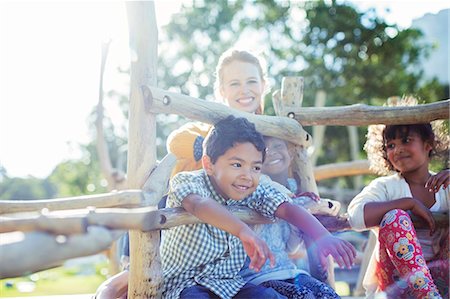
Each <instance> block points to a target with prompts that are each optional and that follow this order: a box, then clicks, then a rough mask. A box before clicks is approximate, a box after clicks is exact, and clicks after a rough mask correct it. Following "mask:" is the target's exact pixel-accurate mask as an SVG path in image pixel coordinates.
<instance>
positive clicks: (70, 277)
mask: <svg viewBox="0 0 450 299" xmlns="http://www.w3.org/2000/svg"><path fill="white" fill-rule="evenodd" d="M88 268H89V269H88V270H90V273H83V269H80V267H68V268H67V267H58V268H53V269H50V270H45V271H41V272H37V273H34V274H31V275H28V276H23V277H18V278H12V279H2V280H0V298H6V297H30V296H51V295H53V296H56V295H70V294H93V293H95V291H96V290H97V288H98V286H99V285H100V284H101V283H102V282H103V281H104V280H105V279H106V278H107V277H106V274H107V265H106V264H105V263H104V262H102V263H97V264H95V265H92V266H90V267H88ZM85 272H86V271H85ZM24 283H25V284H27V286H28V288H30V287H31V289H32V290H28V291H27V292H25V290H23V291H22V292H21V291H20V289H22V288H23V287H24V286H23V284H24ZM30 291H31V292H30Z"/></svg>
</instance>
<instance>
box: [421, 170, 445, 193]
mask: <svg viewBox="0 0 450 299" xmlns="http://www.w3.org/2000/svg"><path fill="white" fill-rule="evenodd" d="M448 185H450V169H444V170H442V171H440V172H438V173H437V174H435V175H432V176H431V177H430V178H429V179H428V181H427V182H426V183H425V188H427V189H428V191H430V192H434V193H436V192H438V191H439V189H441V187H444V189H446V188H447V187H448Z"/></svg>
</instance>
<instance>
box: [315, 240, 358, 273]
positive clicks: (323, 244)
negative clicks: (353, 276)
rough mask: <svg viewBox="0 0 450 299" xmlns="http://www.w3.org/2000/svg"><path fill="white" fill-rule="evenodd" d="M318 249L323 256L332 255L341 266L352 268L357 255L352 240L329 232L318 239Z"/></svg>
mask: <svg viewBox="0 0 450 299" xmlns="http://www.w3.org/2000/svg"><path fill="white" fill-rule="evenodd" d="M316 245H317V249H318V250H319V252H320V254H321V255H322V256H323V257H326V256H328V255H329V254H331V256H332V257H333V258H334V260H335V261H336V262H337V263H338V265H339V267H341V268H343V267H344V266H345V267H347V268H349V269H350V268H351V267H352V265H353V262H354V260H355V257H356V249H355V247H353V245H352V244H351V243H350V242H347V241H345V240H342V239H339V238H337V237H334V236H333V235H331V234H328V235H326V236H324V237H322V238H320V239H319V240H317V241H316Z"/></svg>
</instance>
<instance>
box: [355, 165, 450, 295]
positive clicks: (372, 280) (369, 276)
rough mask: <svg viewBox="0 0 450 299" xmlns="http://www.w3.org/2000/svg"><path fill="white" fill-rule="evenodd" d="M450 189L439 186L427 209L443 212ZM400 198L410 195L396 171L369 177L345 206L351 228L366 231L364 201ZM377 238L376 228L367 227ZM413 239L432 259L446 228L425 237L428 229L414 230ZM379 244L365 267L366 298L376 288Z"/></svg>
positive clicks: (403, 180)
mask: <svg viewBox="0 0 450 299" xmlns="http://www.w3.org/2000/svg"><path fill="white" fill-rule="evenodd" d="M449 190H450V188H447V189H443V188H441V189H439V191H438V192H437V193H436V195H435V199H436V203H435V204H434V205H433V207H431V208H430V210H431V211H433V212H443V211H448V210H449V206H450V204H449V202H450V195H449V194H450V192H449ZM403 197H413V196H412V193H411V190H410V188H409V185H408V183H407V182H406V180H405V179H404V178H403V177H402V176H401V175H400V174H394V175H391V176H385V177H380V178H377V179H375V180H373V181H372V182H371V183H370V184H369V185H368V186H367V187H365V188H364V189H363V190H362V191H361V193H359V194H358V195H356V196H355V198H353V200H352V202H351V203H350V205H349V206H348V214H349V222H350V225H351V226H352V228H353V229H355V230H359V231H361V230H367V229H369V228H367V227H366V224H365V222H364V206H365V205H366V203H368V202H386V201H391V200H395V199H399V198H403ZM371 230H372V231H373V232H374V233H375V235H376V236H377V239H378V227H374V228H371ZM416 232H417V238H418V239H419V240H420V244H421V245H422V250H423V255H424V258H425V260H430V259H431V258H433V257H434V256H435V255H436V254H437V253H438V252H439V250H440V248H439V244H438V242H436V240H440V239H441V237H442V236H443V235H446V234H447V233H448V228H447V229H440V230H436V232H435V233H434V234H433V236H429V230H426V229H418V230H416ZM378 249H379V244H378V243H377V245H376V246H375V250H374V252H373V254H372V257H371V259H370V262H369V266H368V268H367V271H366V274H365V277H364V281H363V286H364V288H365V289H366V295H367V297H371V296H373V295H374V293H375V292H376V291H377V288H378V281H377V278H376V276H375V265H376V259H378V256H379V254H378Z"/></svg>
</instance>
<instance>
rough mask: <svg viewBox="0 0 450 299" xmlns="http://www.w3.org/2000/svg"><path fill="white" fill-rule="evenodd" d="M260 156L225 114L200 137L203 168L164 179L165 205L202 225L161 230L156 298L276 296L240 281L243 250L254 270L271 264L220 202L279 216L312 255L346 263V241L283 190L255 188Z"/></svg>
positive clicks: (239, 121)
mask: <svg viewBox="0 0 450 299" xmlns="http://www.w3.org/2000/svg"><path fill="white" fill-rule="evenodd" d="M264 157H265V144H264V140H263V137H262V136H261V134H259V133H258V132H257V131H256V130H255V126H254V125H253V124H252V123H250V122H248V121H247V120H246V119H244V118H235V117H233V116H229V117H228V118H226V119H224V120H222V121H220V122H218V123H217V124H216V125H215V127H214V128H213V129H212V130H211V131H210V133H209V134H208V136H207V138H206V139H205V142H204V155H203V157H202V164H203V169H202V170H199V171H194V172H181V173H179V174H177V175H176V176H175V177H174V178H173V179H172V181H171V188H170V193H169V196H168V199H167V207H179V206H182V207H184V208H185V209H186V210H187V211H188V212H190V213H191V214H193V215H194V216H196V217H197V218H199V219H200V220H202V221H203V222H205V223H204V224H203V223H202V224H193V225H184V226H178V227H174V228H171V229H169V230H167V231H163V232H162V235H163V242H162V245H161V246H162V247H161V257H162V264H163V272H164V278H165V280H164V291H163V296H164V297H167V298H178V297H194V296H195V297H200V298H202V296H204V297H205V298H210V297H220V298H231V297H241V298H242V297H257V296H258V297H264V298H266V297H267V296H272V297H275V296H276V294H273V293H272V294H271V295H269V294H268V293H264V292H270V290H271V289H264V288H263V289H261V288H262V287H261V286H254V285H250V284H245V282H244V281H243V279H242V277H240V276H239V274H238V272H239V270H240V269H241V268H242V266H243V264H244V262H245V258H246V253H247V255H248V256H249V257H250V260H251V262H250V268H251V269H255V270H256V271H259V269H260V268H261V267H262V266H263V265H264V263H265V261H266V260H267V259H269V260H270V261H271V264H272V265H274V262H275V261H274V258H273V256H272V253H271V252H270V251H269V249H268V248H267V245H266V244H265V243H264V242H263V241H262V240H261V239H259V238H258V237H257V236H256V234H255V233H254V232H253V231H252V230H251V229H250V228H249V227H248V226H247V225H246V224H245V223H243V222H242V221H241V220H240V219H238V218H237V217H235V216H234V215H233V214H232V213H230V212H229V211H228V210H227V209H225V207H223V206H224V205H240V206H247V207H249V208H251V209H254V210H256V211H258V212H260V213H261V214H263V215H264V216H266V217H269V218H271V219H274V218H275V217H278V218H281V219H284V220H286V221H288V222H289V223H291V224H293V225H294V226H296V227H298V228H299V229H300V230H301V231H303V232H304V233H305V234H307V235H308V236H310V237H311V238H312V239H313V240H314V241H315V242H316V244H317V248H318V251H319V253H320V254H322V255H324V256H327V255H329V254H331V255H332V256H333V257H334V258H335V260H336V262H337V263H338V264H339V265H340V266H344V265H345V266H347V267H350V266H351V264H352V262H353V259H354V257H355V250H354V248H353V247H352V246H351V245H350V243H348V242H346V241H343V240H339V239H337V238H335V237H333V236H332V235H331V234H330V233H329V232H328V231H327V230H326V229H325V228H324V227H323V226H322V225H321V224H320V222H318V220H317V219H316V218H314V217H313V216H312V215H311V214H309V213H308V212H306V211H305V210H304V209H303V208H301V207H298V206H295V205H293V204H292V203H291V200H290V198H289V197H287V196H286V195H284V194H283V193H281V192H279V191H276V190H275V189H274V188H272V187H270V186H269V185H267V184H259V178H260V174H261V166H262V163H263V161H264Z"/></svg>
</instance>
